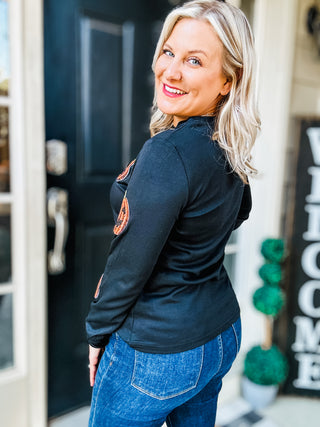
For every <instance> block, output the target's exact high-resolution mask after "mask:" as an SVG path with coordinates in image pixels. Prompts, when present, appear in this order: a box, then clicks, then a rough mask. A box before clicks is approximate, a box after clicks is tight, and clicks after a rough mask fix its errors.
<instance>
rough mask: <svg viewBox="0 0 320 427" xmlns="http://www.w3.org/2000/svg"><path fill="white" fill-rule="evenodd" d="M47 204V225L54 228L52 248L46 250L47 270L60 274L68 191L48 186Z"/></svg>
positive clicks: (63, 253)
mask: <svg viewBox="0 0 320 427" xmlns="http://www.w3.org/2000/svg"><path fill="white" fill-rule="evenodd" d="M47 204H48V225H50V226H52V227H55V228H56V233H55V238H54V246H53V250H50V251H49V252H48V271H49V273H50V274H60V273H63V271H64V270H65V268H66V257H65V245H66V242H67V237H68V231H69V223H68V192H67V191H66V190H63V189H62V188H57V187H51V188H49V189H48V193H47Z"/></svg>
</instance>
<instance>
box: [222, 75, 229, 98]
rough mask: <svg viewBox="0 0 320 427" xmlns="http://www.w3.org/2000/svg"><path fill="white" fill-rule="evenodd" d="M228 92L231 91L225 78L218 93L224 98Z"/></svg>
mask: <svg viewBox="0 0 320 427" xmlns="http://www.w3.org/2000/svg"><path fill="white" fill-rule="evenodd" d="M230 90H231V80H230V79H229V78H227V80H226V81H225V83H224V85H223V88H222V90H221V92H220V93H221V95H223V96H225V95H228V93H229V92H230Z"/></svg>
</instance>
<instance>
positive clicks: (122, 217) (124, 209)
mask: <svg viewBox="0 0 320 427" xmlns="http://www.w3.org/2000/svg"><path fill="white" fill-rule="evenodd" d="M126 194H127V192H125V195H124V197H123V200H122V204H121V208H120V212H119V215H118V219H117V222H116V224H115V226H114V227H113V232H114V234H115V235H116V236H119V234H121V233H122V232H123V231H124V230H125V228H126V227H127V225H128V222H129V217H130V210H129V202H128V199H127V196H126Z"/></svg>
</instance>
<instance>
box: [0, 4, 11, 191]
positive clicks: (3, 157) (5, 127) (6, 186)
mask: <svg viewBox="0 0 320 427" xmlns="http://www.w3.org/2000/svg"><path fill="white" fill-rule="evenodd" d="M0 1H1V0H0ZM7 191H10V177H9V110H8V107H0V193H3V192H7Z"/></svg>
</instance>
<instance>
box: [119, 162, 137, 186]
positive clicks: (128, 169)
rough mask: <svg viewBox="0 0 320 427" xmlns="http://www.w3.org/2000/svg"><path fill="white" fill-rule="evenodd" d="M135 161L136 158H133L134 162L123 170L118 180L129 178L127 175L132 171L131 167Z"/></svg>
mask: <svg viewBox="0 0 320 427" xmlns="http://www.w3.org/2000/svg"><path fill="white" fill-rule="evenodd" d="M135 162H136V159H134V160H132V162H131V163H129V164H128V166H127V167H126V168H125V170H124V171H123V172H121V174H120V175H118V176H117V181H123V180H124V179H126V178H127V176H128V175H129V173H130V169H131V167H132V166H133V165H134V164H135Z"/></svg>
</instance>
